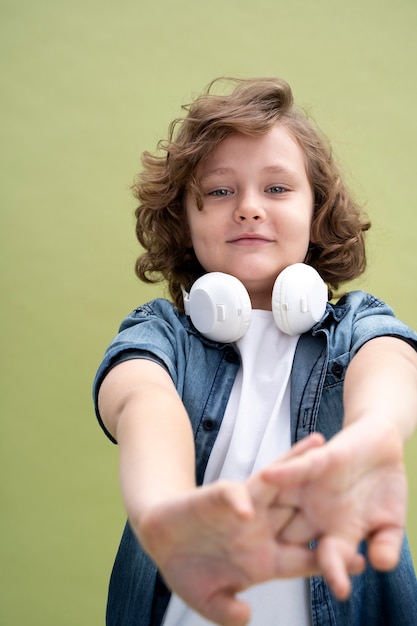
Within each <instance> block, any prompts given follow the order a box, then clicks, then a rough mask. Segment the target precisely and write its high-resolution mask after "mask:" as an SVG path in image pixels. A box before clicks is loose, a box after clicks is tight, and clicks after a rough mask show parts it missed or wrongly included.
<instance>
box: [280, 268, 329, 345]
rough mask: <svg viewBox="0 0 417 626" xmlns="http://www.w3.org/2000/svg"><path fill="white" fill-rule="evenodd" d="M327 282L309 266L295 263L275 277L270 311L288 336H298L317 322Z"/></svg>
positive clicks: (323, 302)
mask: <svg viewBox="0 0 417 626" xmlns="http://www.w3.org/2000/svg"><path fill="white" fill-rule="evenodd" d="M327 297H328V290H327V285H326V283H325V282H324V281H323V279H322V278H321V276H320V274H319V273H318V272H317V271H316V270H315V269H314V268H313V267H311V266H310V265H306V264H305V263H295V264H294V265H289V266H288V267H286V268H285V269H284V270H283V271H282V272H281V273H280V274H279V276H278V278H277V279H276V281H275V285H274V288H273V290H272V313H273V316H274V320H275V323H276V325H277V326H278V328H279V329H280V330H281V331H282V332H283V333H286V334H287V335H301V334H303V333H306V332H307V331H309V330H310V329H311V328H312V327H313V326H314V324H316V323H317V322H319V321H320V319H321V318H322V317H323V315H324V312H325V310H326V304H327Z"/></svg>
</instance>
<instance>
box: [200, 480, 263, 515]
mask: <svg viewBox="0 0 417 626" xmlns="http://www.w3.org/2000/svg"><path fill="white" fill-rule="evenodd" d="M204 489H205V490H206V493H210V495H211V497H210V498H209V499H208V500H207V499H205V506H206V507H207V513H208V514H210V510H211V509H212V507H214V508H215V510H217V509H219V513H221V514H222V512H224V511H225V510H227V511H232V512H233V513H234V514H235V515H236V516H237V517H240V518H242V519H250V518H252V517H253V515H254V508H253V503H252V498H251V495H250V493H249V490H248V488H247V485H246V484H245V483H238V482H232V481H218V482H216V483H213V484H212V485H210V486H208V487H206V488H204Z"/></svg>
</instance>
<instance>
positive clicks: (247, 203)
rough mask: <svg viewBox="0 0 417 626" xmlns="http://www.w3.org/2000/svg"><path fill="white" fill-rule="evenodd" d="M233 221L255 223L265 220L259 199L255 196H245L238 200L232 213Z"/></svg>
mask: <svg viewBox="0 0 417 626" xmlns="http://www.w3.org/2000/svg"><path fill="white" fill-rule="evenodd" d="M234 219H235V220H236V221H237V222H244V221H249V222H252V221H254V222H257V221H262V220H263V219H265V212H264V209H263V208H262V206H261V203H260V199H259V198H257V197H256V195H255V194H249V193H247V194H245V195H243V196H241V197H240V198H238V201H237V204H236V208H235V211H234Z"/></svg>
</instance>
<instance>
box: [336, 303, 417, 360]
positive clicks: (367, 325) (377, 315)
mask: <svg viewBox="0 0 417 626" xmlns="http://www.w3.org/2000/svg"><path fill="white" fill-rule="evenodd" d="M346 303H347V304H349V305H350V307H349V309H350V310H349V312H348V314H347V316H346V319H344V320H343V321H342V324H343V325H345V324H346V323H347V322H348V321H350V322H351V346H350V353H351V356H353V355H354V354H356V352H357V351H358V350H359V349H360V348H361V347H362V346H363V345H364V344H365V343H366V342H367V341H370V340H371V339H374V338H376V337H383V336H390V337H397V338H399V339H403V340H404V341H406V342H407V343H409V344H410V345H411V346H412V347H413V348H414V349H415V350H417V334H416V332H415V331H414V330H412V329H411V328H409V327H408V326H407V325H406V324H404V323H403V322H402V321H401V320H399V319H398V318H397V317H395V314H394V311H393V309H392V308H391V307H390V306H388V305H387V304H385V302H382V300H378V299H377V298H375V297H374V296H372V295H370V294H367V293H365V292H362V291H354V292H352V293H350V294H348V296H347V298H346ZM349 318H350V320H349Z"/></svg>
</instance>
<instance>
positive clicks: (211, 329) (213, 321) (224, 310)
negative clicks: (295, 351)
mask: <svg viewBox="0 0 417 626" xmlns="http://www.w3.org/2000/svg"><path fill="white" fill-rule="evenodd" d="M327 295H328V293H327V285H326V283H325V282H324V281H323V279H322V278H321V276H320V275H319V274H318V272H317V271H316V270H315V269H314V268H313V267H311V266H310V265H306V264H305V263H295V264H294V265H289V266H288V267H286V268H285V269H284V270H283V271H282V272H281V273H280V274H279V276H278V278H277V279H276V281H275V284H274V288H273V290H272V314H273V317H274V321H275V323H276V325H277V326H278V328H279V329H280V330H281V331H282V332H283V333H286V334H287V335H301V334H302V333H305V332H307V331H308V330H310V329H311V328H312V327H313V326H314V324H316V322H318V321H319V320H320V319H321V318H322V317H323V314H324V312H325V310H326V303H327ZM183 296H184V309H185V313H186V314H187V315H189V316H190V318H191V321H192V323H193V324H194V326H195V327H196V328H197V330H198V331H200V333H201V334H202V335H204V336H205V337H207V338H208V339H212V340H213V341H220V342H222V343H230V342H233V341H237V340H238V339H240V338H241V337H243V335H244V334H245V332H246V331H247V329H248V328H249V324H250V321H251V312H252V305H251V301H250V297H249V294H248V292H247V291H246V288H245V287H244V285H243V284H242V283H241V282H240V280H238V279H237V278H236V277H235V276H231V275H230V274H223V273H222V272H209V273H208V274H204V275H203V276H201V277H200V278H199V279H198V280H196V282H195V283H194V284H193V286H192V288H191V290H190V293H186V292H185V291H184V292H183Z"/></svg>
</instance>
